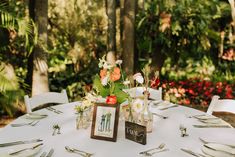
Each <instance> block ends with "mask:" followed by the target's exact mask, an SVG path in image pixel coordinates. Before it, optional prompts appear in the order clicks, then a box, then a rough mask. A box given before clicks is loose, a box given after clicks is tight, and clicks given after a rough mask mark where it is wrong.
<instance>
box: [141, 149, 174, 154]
mask: <svg viewBox="0 0 235 157" xmlns="http://www.w3.org/2000/svg"><path fill="white" fill-rule="evenodd" d="M164 151H169V149H160V150H158V151H155V152H152V153H149V152H146V153H144V155H145V156H153V155H154V154H156V153H160V152H164Z"/></svg>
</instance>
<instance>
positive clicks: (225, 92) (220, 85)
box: [162, 78, 235, 110]
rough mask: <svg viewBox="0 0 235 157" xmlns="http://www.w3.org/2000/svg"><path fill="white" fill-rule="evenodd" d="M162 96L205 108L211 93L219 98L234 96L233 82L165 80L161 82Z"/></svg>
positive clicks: (234, 87) (231, 97)
mask: <svg viewBox="0 0 235 157" xmlns="http://www.w3.org/2000/svg"><path fill="white" fill-rule="evenodd" d="M162 88H163V92H164V97H165V99H168V100H170V101H172V102H175V103H178V104H182V105H189V106H191V107H196V108H199V109H202V110H206V109H207V107H208V105H209V104H210V101H211V98H212V96H213V95H219V96H220V97H221V98H225V99H234V98H235V91H233V90H232V89H235V84H228V83H227V82H217V83H214V82H211V81H207V80H200V79H197V78H195V79H190V80H184V81H165V82H164V83H163V84H162Z"/></svg>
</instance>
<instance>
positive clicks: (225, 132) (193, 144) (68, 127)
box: [0, 102, 235, 157]
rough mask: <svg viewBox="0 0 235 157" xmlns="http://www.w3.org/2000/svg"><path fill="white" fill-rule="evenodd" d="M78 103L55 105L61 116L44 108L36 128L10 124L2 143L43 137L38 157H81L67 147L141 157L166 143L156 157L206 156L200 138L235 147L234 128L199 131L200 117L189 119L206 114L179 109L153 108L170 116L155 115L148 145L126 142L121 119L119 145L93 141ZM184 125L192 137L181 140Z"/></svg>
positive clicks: (101, 155)
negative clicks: (56, 129)
mask: <svg viewBox="0 0 235 157" xmlns="http://www.w3.org/2000/svg"><path fill="white" fill-rule="evenodd" d="M77 104H78V103H77V102H74V103H68V104H63V105H57V106H54V108H56V109H58V110H61V111H63V113H61V114H56V113H55V112H52V111H49V110H47V109H42V110H38V111H36V113H38V114H46V115H48V116H47V117H46V118H43V119H40V122H39V123H38V124H37V125H35V126H23V127H11V125H10V124H9V125H7V126H6V127H5V128H4V129H2V130H1V132H0V143H6V142H12V141H19V140H28V139H35V138H40V139H42V140H43V143H44V144H43V147H42V149H41V151H40V152H39V153H38V154H37V155H36V157H39V156H40V154H41V153H42V152H44V151H47V152H48V151H49V150H50V149H51V148H54V150H55V152H54V154H53V156H54V157H77V156H78V155H77V154H73V153H70V152H67V151H66V150H65V146H70V147H73V148H78V149H80V150H84V151H87V152H90V153H94V157H138V156H141V155H140V154H139V152H140V151H144V150H146V149H149V148H153V147H157V146H159V145H160V144H161V143H165V148H168V149H169V151H164V152H161V153H159V154H156V155H155V156H161V157H188V156H190V155H189V154H187V153H185V152H183V151H181V150H180V149H181V148H185V149H190V150H192V151H194V152H198V153H202V148H203V143H202V142H201V141H200V140H199V137H201V138H203V139H205V140H206V141H213V142H217V143H225V144H234V143H235V129H233V128H195V127H193V125H194V124H202V122H200V121H198V119H196V118H189V116H193V115H199V114H203V113H204V112H201V111H198V110H195V109H192V108H189V107H183V106H178V107H174V108H169V109H167V110H158V109H157V108H152V110H153V112H155V113H158V114H161V115H164V116H168V117H169V118H167V119H162V118H159V117H157V116H154V126H153V132H152V133H149V134H147V144H146V145H141V144H138V143H135V142H133V141H130V140H127V139H125V132H124V131H125V128H124V121H123V120H121V119H120V120H119V129H118V137H117V142H109V141H102V140H96V139H91V138H90V133H91V127H89V128H88V129H79V130H77V129H76V114H75V110H74V106H75V105H77ZM28 121H30V120H28V119H26V118H25V117H24V116H22V117H19V118H17V119H16V120H15V121H14V122H13V123H22V122H28ZM54 124H58V125H59V126H60V127H61V130H60V131H61V134H58V135H55V136H52V133H53V125H54ZM180 125H184V127H186V128H187V133H188V134H189V136H186V137H181V132H180V130H179V126H180ZM19 147H22V145H16V146H10V147H0V154H3V153H6V152H9V151H10V150H14V149H17V148H19Z"/></svg>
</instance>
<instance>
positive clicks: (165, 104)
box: [151, 100, 178, 110]
mask: <svg viewBox="0 0 235 157" xmlns="http://www.w3.org/2000/svg"><path fill="white" fill-rule="evenodd" d="M151 104H152V108H154V109H155V108H156V109H158V110H167V109H169V108H174V107H178V105H177V104H174V103H171V102H170V101H167V100H163V101H162V100H161V101H159V100H157V101H151Z"/></svg>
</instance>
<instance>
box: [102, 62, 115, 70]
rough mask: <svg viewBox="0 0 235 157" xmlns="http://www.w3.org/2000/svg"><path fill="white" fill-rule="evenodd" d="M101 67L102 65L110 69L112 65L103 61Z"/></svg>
mask: <svg viewBox="0 0 235 157" xmlns="http://www.w3.org/2000/svg"><path fill="white" fill-rule="evenodd" d="M103 67H104V69H111V68H112V67H113V65H112V64H109V63H107V62H105V63H104V65H103Z"/></svg>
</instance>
